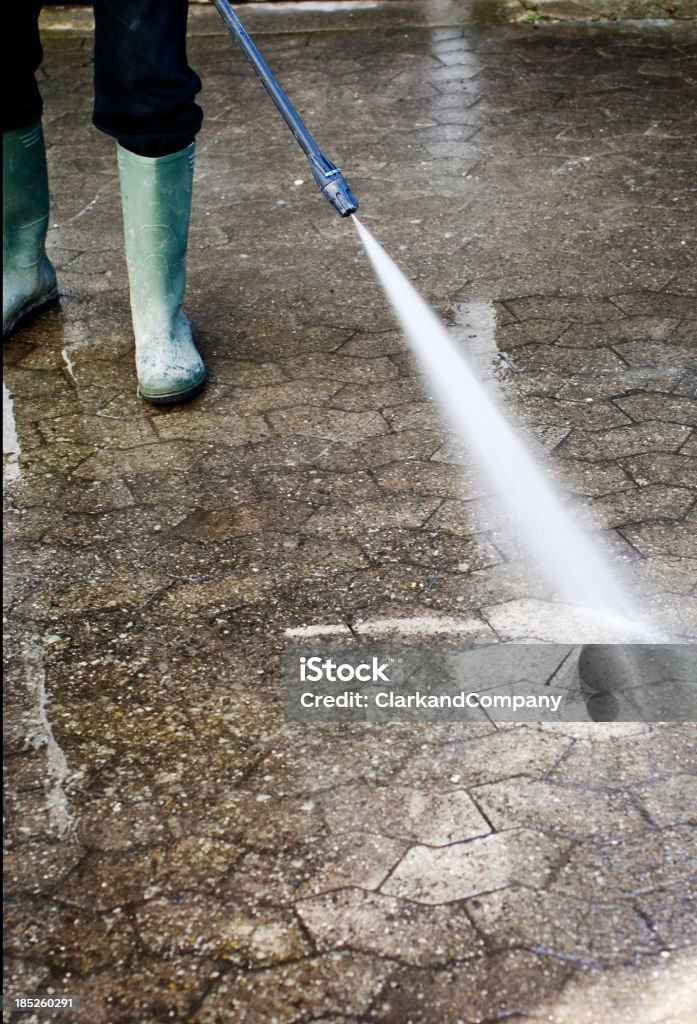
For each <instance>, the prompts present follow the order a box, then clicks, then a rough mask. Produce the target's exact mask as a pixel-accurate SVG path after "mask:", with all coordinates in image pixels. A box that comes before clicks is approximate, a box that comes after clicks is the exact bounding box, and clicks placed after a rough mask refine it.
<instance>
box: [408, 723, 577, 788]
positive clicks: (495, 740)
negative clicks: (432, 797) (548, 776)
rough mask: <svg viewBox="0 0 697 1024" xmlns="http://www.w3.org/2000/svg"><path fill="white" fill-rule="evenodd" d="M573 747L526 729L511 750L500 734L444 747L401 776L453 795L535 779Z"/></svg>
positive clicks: (411, 765) (412, 761) (421, 757)
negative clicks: (503, 753) (502, 781)
mask: <svg viewBox="0 0 697 1024" xmlns="http://www.w3.org/2000/svg"><path fill="white" fill-rule="evenodd" d="M504 745H505V746H506V761H505V764H502V763H501V759H500V751H501V750H502V749H503V746H504ZM568 746H569V743H568V741H567V740H565V739H564V738H563V737H561V736H549V735H545V734H543V733H541V732H539V731H538V730H535V729H528V728H522V729H521V730H520V732H519V733H518V735H517V736H516V742H515V745H514V747H513V749H511V748H510V747H509V746H508V744H507V741H506V740H505V739H504V738H503V737H502V736H500V735H498V733H492V734H491V735H489V736H483V737H479V738H477V739H476V740H474V741H473V742H471V743H469V742H468V743H454V744H450V745H448V746H446V747H443V748H442V749H441V750H440V751H439V755H438V757H434V756H433V753H431V752H428V753H424V754H417V755H416V756H414V757H412V758H411V759H410V760H409V761H407V762H406V763H405V764H404V765H403V767H402V769H401V771H400V773H399V780H400V783H401V784H403V785H404V784H409V785H414V786H417V787H418V788H421V789H423V788H425V787H426V786H428V787H429V789H430V788H433V790H434V791H445V792H449V791H450V790H452V789H457V788H458V785H462V784H463V783H464V784H465V786H467V787H470V786H475V785H481V784H483V783H486V782H491V781H495V780H499V779H503V778H506V777H508V776H509V775H510V776H518V775H529V776H531V777H533V778H536V777H539V776H540V775H543V774H544V773H545V772H547V771H549V770H550V769H552V768H553V766H554V765H555V764H556V763H557V761H558V760H559V759H560V758H561V756H562V754H563V753H564V752H565V751H566V749H567V748H568Z"/></svg>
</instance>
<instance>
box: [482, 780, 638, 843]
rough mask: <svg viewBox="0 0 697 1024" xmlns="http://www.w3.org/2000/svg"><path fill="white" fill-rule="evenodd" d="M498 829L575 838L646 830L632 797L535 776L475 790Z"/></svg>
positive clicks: (614, 836)
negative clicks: (526, 828) (520, 827)
mask: <svg viewBox="0 0 697 1024" xmlns="http://www.w3.org/2000/svg"><path fill="white" fill-rule="evenodd" d="M473 795H474V797H475V799H476V801H477V804H478V805H479V807H481V809H482V810H483V811H484V813H485V814H486V816H487V818H488V820H489V821H491V823H492V824H493V826H494V827H495V828H496V829H507V828H516V827H519V826H521V825H522V826H527V827H528V828H533V829H537V830H538V831H541V832H545V833H553V834H559V835H563V836H570V837H574V838H578V837H582V836H593V837H600V836H602V837H606V838H616V837H617V836H625V835H632V834H633V833H637V832H643V831H645V829H646V821H645V819H644V818H643V817H642V815H641V814H640V813H639V811H638V810H637V808H636V806H635V805H634V802H633V800H632V797H631V795H629V794H625V793H617V792H609V793H601V792H598V791H597V790H588V789H586V788H579V789H572V788H570V787H568V786H563V787H562V786H557V785H553V784H551V783H547V782H540V781H537V780H532V779H525V780H523V779H509V780H508V781H506V782H494V783H489V784H488V785H486V786H477V788H476V789H475V790H473Z"/></svg>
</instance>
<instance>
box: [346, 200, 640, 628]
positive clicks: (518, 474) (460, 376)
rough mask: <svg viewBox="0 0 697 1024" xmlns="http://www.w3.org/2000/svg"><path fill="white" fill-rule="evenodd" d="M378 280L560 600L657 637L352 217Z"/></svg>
mask: <svg viewBox="0 0 697 1024" xmlns="http://www.w3.org/2000/svg"><path fill="white" fill-rule="evenodd" d="M352 219H353V221H354V223H355V225H356V229H357V231H358V234H359V236H360V239H361V241H362V243H363V245H364V246H365V249H366V252H367V254H368V257H369V259H370V262H371V264H372V266H373V270H374V271H375V274H376V277H377V278H378V281H379V282H380V284H381V285H382V288H383V290H384V292H385V294H386V295H387V298H388V299H389V301H390V305H391V306H392V309H393V311H394V314H395V316H396V318H397V320H398V322H399V324H400V326H401V328H402V330H403V332H404V334H405V336H406V338H407V341H408V342H409V344H410V346H411V349H412V352H413V354H414V356H415V357H416V360H417V362H418V365H419V367H420V369H421V372H422V373H423V375H424V377H425V378H426V380H427V382H428V384H429V386H430V388H431V391H432V393H433V395H434V397H435V398H436V399H437V401H438V402H439V404H440V406H441V408H442V410H443V412H444V414H445V416H446V418H447V420H448V421H449V422H450V424H451V425H452V427H453V429H454V430H455V432H456V434H457V436H458V437H459V438H460V439H461V440H462V441H463V442H464V443H465V444H466V446H467V448H468V450H469V451H470V452H472V454H473V455H474V457H475V460H476V462H477V464H478V466H479V469H480V470H481V472H482V473H483V474H484V475H485V477H486V478H487V479H488V480H489V482H490V483H491V484H492V486H493V487H494V489H495V491H496V492H497V494H499V495H500V496H501V498H502V499H503V501H504V502H505V506H506V509H507V511H508V513H509V515H510V516H511V519H512V521H513V523H514V524H515V527H516V531H517V533H518V535H519V537H520V540H521V543H522V544H523V545H524V547H525V548H526V550H527V551H528V553H529V555H530V556H531V557H532V558H533V559H534V561H535V562H536V563H537V564H538V565H539V566H540V567H541V568H542V570H543V571H544V573H545V575H546V576H547V578H548V579H549V580H550V582H551V583H552V584H553V585H554V587H555V588H556V590H557V591H558V592H559V594H560V595H562V597H563V599H564V600H566V601H568V602H570V603H571V604H573V605H575V606H577V607H578V608H580V609H583V610H584V611H585V612H586V613H588V612H590V613H591V615H592V617H593V618H594V619H595V620H596V621H597V622H598V624H602V626H603V627H604V629H605V630H606V631H607V630H608V629H609V630H610V631H611V632H612V633H613V635H614V634H615V633H616V635H617V639H618V640H620V639H627V640H629V639H632V640H635V641H636V640H644V641H645V642H646V641H648V642H650V641H651V639H654V640H656V639H658V638H657V637H656V634H655V631H654V630H652V629H651V628H650V627H649V626H648V625H647V624H646V623H645V622H643V621H642V617H641V615H640V613H639V611H638V609H637V608H636V607H635V605H634V602H633V600H632V598H631V597H630V595H629V594H628V593H627V592H626V590H625V588H624V586H623V585H622V583H621V582H620V580H619V579H618V576H617V573H616V571H615V570H614V569H613V567H612V566H611V565H610V563H609V561H608V559H607V557H606V556H605V554H604V553H603V552H602V551H601V550H600V547H599V545H598V544H596V542H595V541H594V540H593V539H592V538H591V537H590V536H589V535H588V534H587V533H586V532H585V531H584V530H582V529H581V528H580V526H578V525H577V524H576V523H574V522H573V520H572V519H571V517H570V515H569V513H568V511H567V509H566V508H565V507H564V505H563V503H562V501H561V499H560V498H559V496H558V494H557V493H556V492H555V490H554V488H553V487H552V485H551V484H550V482H549V481H548V480H547V479H546V477H545V475H544V473H543V471H542V469H541V467H540V465H539V464H538V463H537V461H536V459H535V458H534V457H533V455H532V453H531V451H530V449H529V447H528V445H527V444H526V443H525V441H524V440H523V439H522V437H521V436H520V433H519V431H518V430H517V429H514V427H513V426H512V425H511V423H510V422H509V421H508V419H507V418H506V416H505V415H504V413H503V411H502V410H501V409H500V408H499V406H498V405H497V403H496V400H495V399H494V397H492V396H491V395H490V394H489V393H488V391H487V390H486V389H485V388H484V386H483V385H482V383H481V382H480V380H479V379H478V377H477V376H476V374H475V373H474V371H473V370H472V368H471V367H470V365H469V364H468V363H467V361H466V359H465V358H464V356H463V355H462V353H461V352H460V351H459V350H458V348H457V346H456V344H455V342H454V341H453V339H452V338H451V337H450V335H449V334H448V331H447V330H446V328H445V327H444V325H443V324H442V323H441V321H440V320H439V319H438V317H437V316H436V314H435V313H434V311H433V310H432V309H431V307H430V306H429V305H428V304H427V303H426V302H425V301H424V299H423V298H422V297H421V296H420V295H419V293H418V292H417V291H416V289H415V288H414V286H413V285H412V284H411V282H410V281H409V280H408V279H407V278H406V277H405V275H404V274H403V273H402V271H401V270H400V269H399V267H398V266H397V265H396V264H395V263H394V261H393V260H392V259H391V258H390V256H388V254H387V253H386V252H385V250H384V249H383V248H382V246H381V245H380V244H379V243H378V242H377V241H376V240H375V239H374V238H373V236H372V235H371V234H370V232H369V231H368V230H367V228H365V227H364V226H363V225H362V224H361V223H360V221H359V220H358V218H357V217H356V216H355V215H354V217H353V218H352Z"/></svg>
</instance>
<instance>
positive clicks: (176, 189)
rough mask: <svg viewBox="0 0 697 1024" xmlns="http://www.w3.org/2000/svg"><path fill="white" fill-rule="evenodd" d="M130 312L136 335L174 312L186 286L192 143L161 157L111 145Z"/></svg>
mask: <svg viewBox="0 0 697 1024" xmlns="http://www.w3.org/2000/svg"><path fill="white" fill-rule="evenodd" d="M117 153H118V164H119V177H120V182H121V202H122V208H123V223H124V239H125V247H126V261H127V264H128V278H129V285H130V292H131V309H132V312H133V320H134V326H135V327H136V334H138V330H139V325H140V324H142V326H143V329H147V323H148V321H149V320H152V319H154V320H156V321H159V320H161V319H162V317H164V316H171V315H172V313H173V310H179V309H180V307H181V304H182V302H183V300H184V289H185V283H186V250H187V244H188V236H189V219H190V212H191V195H192V188H193V168H194V155H195V144H194V143H192V144H191V145H190V146H188V147H187V148H186V149H184V150H180V151H179V152H178V153H172V154H170V155H169V156H164V157H144V156H138V155H137V154H136V153H131V152H130V151H129V150H126V149H124V148H123V147H122V146H118V147H117Z"/></svg>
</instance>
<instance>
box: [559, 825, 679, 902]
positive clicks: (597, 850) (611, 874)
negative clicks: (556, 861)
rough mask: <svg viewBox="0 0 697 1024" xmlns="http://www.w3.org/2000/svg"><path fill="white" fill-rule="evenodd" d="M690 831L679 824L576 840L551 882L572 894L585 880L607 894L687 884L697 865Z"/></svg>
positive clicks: (634, 893)
mask: <svg viewBox="0 0 697 1024" xmlns="http://www.w3.org/2000/svg"><path fill="white" fill-rule="evenodd" d="M690 837H691V829H690V827H689V826H686V825H681V826H678V827H675V828H665V829H660V830H654V831H647V832H646V834H645V835H643V836H629V837H628V838H626V839H623V840H613V841H611V842H609V843H604V844H601V845H598V844H595V843H590V844H585V845H583V846H577V847H575V848H574V849H573V850H572V852H571V854H570V856H569V857H568V859H567V861H566V863H565V864H564V866H563V867H562V869H561V870H560V871H559V872H558V873H557V875H556V876H555V879H554V882H553V883H552V887H553V888H554V889H556V890H559V891H563V892H566V893H569V894H571V893H578V892H580V891H581V890H582V888H583V885H584V884H585V885H588V886H590V887H591V888H592V889H593V890H596V889H600V891H601V892H602V893H603V894H604V897H605V898H606V899H613V898H614V899H617V898H620V897H628V896H638V895H641V894H643V893H647V892H652V891H653V890H654V889H663V888H665V887H666V885H667V884H668V883H669V882H670V883H672V884H673V885H677V886H679V887H683V886H685V885H686V884H688V882H689V879H690V878H691V877H693V875H694V870H695V859H694V855H693V851H692V849H691V838H690ZM584 880H585V882H584Z"/></svg>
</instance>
